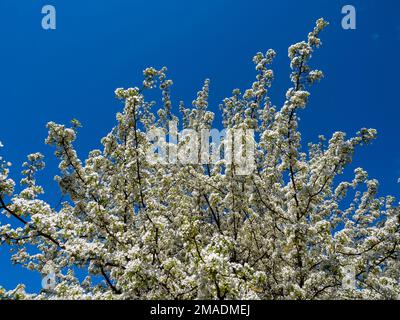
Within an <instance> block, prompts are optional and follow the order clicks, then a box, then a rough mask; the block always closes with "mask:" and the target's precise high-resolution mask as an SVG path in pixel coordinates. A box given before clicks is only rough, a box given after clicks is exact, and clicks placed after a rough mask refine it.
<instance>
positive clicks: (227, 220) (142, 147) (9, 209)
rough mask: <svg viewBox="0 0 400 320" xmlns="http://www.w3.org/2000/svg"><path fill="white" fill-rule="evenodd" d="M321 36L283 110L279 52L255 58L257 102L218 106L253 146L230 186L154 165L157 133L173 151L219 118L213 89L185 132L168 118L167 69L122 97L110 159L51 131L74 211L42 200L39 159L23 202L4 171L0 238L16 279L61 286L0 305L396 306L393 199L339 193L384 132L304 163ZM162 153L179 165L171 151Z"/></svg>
mask: <svg viewBox="0 0 400 320" xmlns="http://www.w3.org/2000/svg"><path fill="white" fill-rule="evenodd" d="M326 25H327V23H326V22H325V21H324V20H323V19H320V20H318V21H317V23H316V26H315V28H314V30H313V31H312V32H311V33H309V35H308V40H307V41H303V42H299V43H297V44H295V45H292V46H291V47H290V48H289V58H290V62H291V69H292V73H291V76H290V77H291V81H292V83H293V85H292V87H291V88H290V89H289V90H288V91H287V94H286V101H285V103H284V105H283V106H282V107H281V108H279V109H278V108H276V107H274V106H272V104H271V102H270V100H269V98H268V89H269V87H270V86H271V83H272V81H273V72H272V70H270V69H269V65H270V64H271V63H272V60H273V58H274V57H275V52H274V51H273V50H269V51H268V52H267V53H266V54H263V53H257V54H256V55H255V57H254V59H253V61H254V64H255V65H256V70H257V77H256V81H255V82H254V83H253V84H252V86H251V88H250V89H248V90H246V91H244V93H241V92H240V90H238V89H236V90H234V91H233V94H232V96H231V97H229V98H226V99H224V101H223V104H222V105H221V110H222V111H221V112H222V115H223V126H224V127H225V129H252V130H254V131H255V132H256V135H257V136H258V137H259V139H258V140H259V141H258V142H257V143H256V145H255V146H256V147H255V153H256V154H255V167H254V170H252V171H251V172H250V173H249V174H246V175H238V174H236V168H235V164H234V163H229V162H227V161H226V160H225V159H221V160H220V161H217V162H215V163H210V164H209V163H207V164H204V163H198V164H196V163H190V164H182V163H179V162H178V163H173V164H168V163H167V164H160V163H157V162H152V161H150V160H149V159H148V157H146V155H147V154H148V153H149V150H150V149H152V148H153V146H152V142H151V141H150V140H149V139H148V136H147V135H146V133H147V132H148V131H149V130H151V129H154V128H156V127H157V128H161V130H163V132H165V133H169V134H172V135H175V134H176V133H175V132H170V131H171V130H170V128H169V127H168V125H167V123H168V122H169V121H178V119H180V120H181V123H180V126H181V127H182V128H185V129H193V130H201V129H210V128H211V125H212V122H213V118H214V114H213V113H212V112H210V111H208V110H207V107H208V103H207V99H208V92H209V82H208V80H207V81H206V82H205V83H204V87H203V88H202V90H201V91H200V92H199V93H198V96H197V98H196V100H194V102H193V106H192V107H191V108H187V107H185V106H184V105H183V104H181V106H180V112H181V116H180V117H177V116H175V115H173V113H172V107H171V100H170V88H171V85H172V81H171V80H169V79H167V78H166V69H165V68H163V69H161V70H155V69H153V68H148V69H146V70H145V71H144V82H143V86H142V87H141V88H140V89H139V88H129V89H126V90H124V89H117V90H116V96H117V98H118V99H121V100H123V101H124V103H125V104H124V110H123V112H122V113H118V114H117V117H116V118H117V125H116V127H115V128H113V129H112V130H111V132H110V133H109V134H108V135H107V136H106V137H104V138H103V139H102V145H103V148H102V150H93V151H91V152H90V153H89V155H88V158H87V159H86V160H85V161H81V160H80V159H79V158H78V157H77V153H76V151H75V149H74V146H73V144H74V142H75V139H76V135H77V130H78V127H79V123H78V122H77V121H73V122H72V125H71V127H66V126H64V125H59V124H56V123H53V122H50V123H49V124H48V131H49V134H48V138H47V140H46V143H47V144H49V145H51V146H54V148H55V150H56V151H55V155H56V156H57V158H58V159H59V160H60V165H59V169H60V175H59V176H57V177H56V180H57V181H58V183H59V186H60V188H61V191H62V193H63V194H64V195H65V196H66V198H65V199H66V201H65V202H64V203H62V206H61V207H60V208H58V209H57V208H53V207H52V206H51V205H49V204H48V203H46V202H45V201H43V200H40V194H42V193H43V192H44V191H43V189H42V187H41V186H39V185H37V183H36V180H35V175H36V173H37V172H38V171H40V170H41V169H43V168H44V166H45V165H44V162H43V156H42V155H41V154H39V153H36V154H31V155H29V156H28V160H27V162H26V163H24V164H23V171H22V173H23V175H24V178H23V179H22V180H21V183H20V184H21V188H20V189H21V190H22V191H20V192H19V193H16V192H15V191H14V186H15V183H14V181H13V180H12V179H11V178H10V177H9V166H10V164H8V163H7V162H6V161H5V160H3V158H0V161H1V164H0V207H1V210H2V213H3V214H5V215H7V216H8V217H9V218H10V219H13V220H14V221H15V222H13V223H11V224H5V225H1V226H0V242H1V244H7V245H9V246H12V247H15V248H16V253H15V254H14V255H13V257H12V261H13V262H14V263H17V264H21V265H23V266H25V267H26V268H28V269H30V270H35V271H37V272H40V273H42V274H43V275H47V274H49V272H50V271H49V270H51V272H53V273H54V275H55V278H56V279H57V281H56V283H54V286H52V287H51V288H45V289H43V290H42V291H41V292H40V293H36V294H27V293H25V288H24V286H23V285H19V286H18V287H17V288H15V289H14V290H12V291H5V290H4V289H1V288H0V298H1V297H2V298H6V299H7V298H20V299H22V298H36V299H47V298H59V299H354V298H357V299H358V298H360V299H399V298H400V285H399V279H400V260H399V258H400V255H399V253H400V251H399V250H400V233H399V228H400V218H399V217H400V213H399V208H398V207H397V206H396V204H395V199H394V198H393V197H391V196H387V197H377V190H378V181H376V180H373V179H370V178H368V175H367V172H365V171H364V170H363V169H361V168H358V169H356V170H355V171H354V179H352V180H351V181H341V180H340V174H341V173H342V172H343V169H344V168H345V167H346V165H348V164H349V163H350V162H351V160H352V156H353V153H354V151H355V149H356V147H357V146H359V145H362V144H367V143H369V142H370V141H371V140H373V139H374V138H375V135H376V131H375V130H374V129H361V130H360V131H359V132H358V134H357V135H356V136H355V137H353V138H346V135H345V133H343V132H336V133H334V134H333V135H332V137H331V138H330V139H329V140H326V139H325V137H324V136H320V137H319V142H318V143H315V144H314V143H310V144H308V148H305V146H302V144H301V142H300V138H301V135H300V132H299V130H298V113H299V112H300V111H301V109H303V108H305V107H306V105H307V99H308V97H309V94H310V93H309V92H308V91H307V88H308V87H309V86H311V85H313V84H314V83H315V82H317V81H318V80H320V79H321V78H322V77H323V74H322V72H321V71H319V70H313V69H312V68H311V67H310V65H309V60H310V58H311V55H312V53H313V52H314V50H315V49H316V48H318V47H319V46H320V45H321V41H320V39H319V33H320V32H321V31H322V30H323V29H324V27H325V26H326ZM155 87H159V88H160V90H161V92H162V104H161V108H160V109H159V110H158V112H157V114H155V113H154V112H153V111H152V110H153V109H154V108H155V103H153V102H148V101H146V100H145V94H146V92H147V91H148V90H150V89H153V88H155ZM178 140H179V139H178ZM178 143H179V144H183V143H185V141H179V142H178ZM164 144H165V146H166V150H167V152H171V150H172V148H173V145H172V143H171V142H166V141H164ZM335 178H336V179H335ZM342 180H343V179H342ZM17 224H19V225H17ZM32 248H34V249H32ZM77 268H81V269H84V270H85V272H86V274H87V276H86V278H85V279H84V280H82V279H78V277H77V276H76V275H75V271H76V270H77ZM346 272H349V273H350V277H349V275H348V274H346ZM346 277H348V279H349V280H348V283H347V284H350V285H346V281H344V279H347V278H346Z"/></svg>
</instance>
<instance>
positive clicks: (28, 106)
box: [0, 0, 400, 291]
mask: <svg viewBox="0 0 400 320" xmlns="http://www.w3.org/2000/svg"><path fill="white" fill-rule="evenodd" d="M47 4H51V5H54V6H55V8H56V10H57V29H56V30H47V31H46V30H43V29H42V28H41V19H42V17H43V15H42V14H41V8H42V7H43V6H44V5H47ZM346 4H351V5H354V6H355V8H356V10H357V29H356V30H343V29H342V28H341V19H342V17H343V15H342V14H341V8H342V7H343V6H344V5H346ZM319 17H324V18H325V19H326V20H328V21H329V22H330V23H331V25H330V26H329V27H328V29H326V31H324V33H323V34H322V36H321V37H322V40H323V43H324V45H323V47H322V48H321V49H320V50H319V51H318V52H317V53H316V54H315V55H314V57H313V59H312V65H313V66H315V68H319V69H322V70H323V71H324V72H325V79H324V80H323V81H322V82H321V83H320V84H317V85H316V86H315V87H313V88H312V90H311V92H312V97H311V100H310V104H309V106H308V107H307V109H306V110H304V111H302V113H301V114H300V116H301V130H302V133H303V142H307V141H311V140H312V141H315V140H316V138H317V137H318V135H319V134H324V135H326V136H330V135H331V134H332V133H333V132H334V131H337V130H342V131H345V132H347V133H348V134H349V135H352V134H354V133H355V132H356V131H357V130H358V129H359V128H362V127H373V128H376V129H377V130H378V140H376V141H375V142H374V143H373V144H372V145H370V146H367V147H363V148H362V149H359V150H358V152H357V154H356V156H355V159H354V166H362V167H363V168H365V169H367V171H368V172H369V173H370V176H371V177H374V178H377V179H379V180H380V182H381V188H380V191H381V193H382V194H392V195H394V196H396V197H397V198H399V196H400V195H399V185H398V183H397V179H398V178H399V177H400V140H399V139H398V137H399V134H398V128H399V126H398V123H399V118H400V109H399V106H400V105H399V104H400V103H399V101H400V100H398V97H397V94H398V93H399V85H400V84H399V74H400V67H399V57H400V18H399V17H400V2H399V1H397V0H385V1H379V0H364V1H361V0H348V1H335V0H304V1H295V0H274V1H272V0H240V1H236V0H230V1H222V0H202V1H198V0H192V1H187V0H186V1H184V0H182V1H180V0H179V1H178V0H168V1H162V0H158V1H154V0H153V1H151V0H146V1H144V0H140V1H139V0H113V1H111V0H109V1H105V0H104V1H102V0H80V1H78V0H68V1H65V0H64V1H61V0H46V1H41V0H35V1H32V0H1V1H0V32H1V44H0V108H1V113H0V118H1V128H0V141H2V142H3V144H4V145H5V148H4V149H3V150H2V154H3V155H4V156H5V157H6V159H7V160H8V161H11V162H12V163H13V173H12V176H13V177H14V178H15V179H19V175H18V172H19V171H20V170H19V169H20V164H21V163H22V162H23V161H24V159H25V157H26V155H27V154H28V153H32V152H37V151H39V152H42V153H43V154H45V155H46V162H47V169H46V170H45V172H43V174H42V175H41V177H40V182H41V183H42V184H43V185H44V186H45V188H46V190H47V193H46V195H45V199H47V200H48V201H50V202H51V203H53V204H56V203H58V201H59V200H60V196H59V192H58V189H57V186H56V184H55V183H54V182H53V180H52V177H53V176H54V175H55V174H57V162H56V160H55V157H54V156H53V155H52V154H53V150H52V149H51V148H50V147H47V146H45V145H44V139H45V138H46V129H45V125H46V123H47V122H48V121H50V120H51V121H55V122H59V123H68V122H69V121H70V120H71V119H72V118H77V119H79V120H80V121H81V122H82V124H83V126H84V127H83V128H82V129H81V131H80V136H79V141H78V144H77V149H78V152H79V155H80V156H81V157H82V158H84V157H85V156H86V155H87V152H88V151H89V150H90V149H93V148H98V147H99V141H100V138H101V137H103V136H104V135H105V134H106V133H107V132H108V131H109V130H110V129H111V127H112V126H113V125H114V124H115V113H116V112H117V111H119V110H120V109H121V104H120V102H118V101H117V100H116V99H115V98H114V89H115V88H117V87H128V86H136V85H140V83H141V80H142V78H141V75H142V70H143V69H144V68H145V67H147V66H154V67H157V68H159V67H161V66H164V65H165V66H167V67H168V69H169V76H170V77H171V78H172V79H173V81H174V86H173V91H172V98H173V101H174V103H175V106H176V105H177V102H178V101H179V100H183V101H185V102H186V104H187V105H188V104H190V102H191V101H192V100H193V98H194V97H195V94H196V92H197V91H198V90H199V89H200V88H201V85H202V82H203V80H204V79H205V78H210V79H211V96H210V107H211V109H212V110H217V109H218V104H219V102H220V101H221V100H222V99H223V98H224V97H225V96H228V95H229V94H230V93H231V90H232V89H233V88H236V87H238V88H242V89H244V88H247V87H248V86H249V85H250V84H251V83H252V81H253V79H254V68H253V64H252V62H251V58H252V57H253V55H254V54H255V53H256V52H257V51H263V52H265V51H266V50H267V49H269V48H273V49H275V50H276V51H277V53H278V56H277V58H276V60H275V63H274V66H273V69H274V71H275V74H276V80H275V82H274V86H273V88H272V89H271V97H272V101H273V103H274V104H276V105H277V106H280V105H281V104H282V102H283V100H284V95H285V92H286V90H287V88H288V87H289V86H290V82H289V72H290V71H289V62H288V58H287V47H288V46H289V45H290V44H292V43H295V42H297V41H300V40H303V39H305V38H306V35H307V33H308V32H309V31H311V30H312V28H313V26H314V22H315V20H316V19H317V18H319ZM216 127H218V125H217V124H216ZM0 222H5V220H4V218H0ZM9 256H10V255H9V253H8V249H7V248H5V247H3V248H2V247H0V285H2V286H4V287H5V288H7V289H11V288H13V287H15V285H16V284H17V283H20V282H24V283H26V284H27V287H28V290H30V291H35V290H39V288H40V276H39V275H37V274H33V273H31V272H29V271H26V270H24V269H22V268H20V267H15V266H12V265H11V263H10V262H9Z"/></svg>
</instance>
